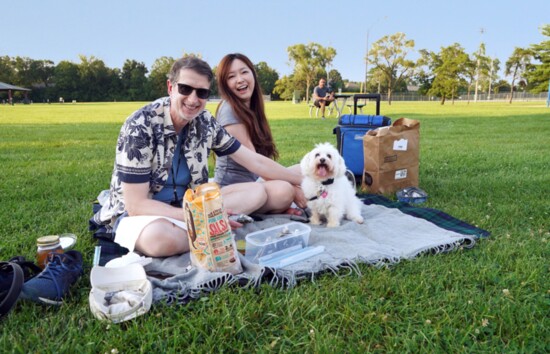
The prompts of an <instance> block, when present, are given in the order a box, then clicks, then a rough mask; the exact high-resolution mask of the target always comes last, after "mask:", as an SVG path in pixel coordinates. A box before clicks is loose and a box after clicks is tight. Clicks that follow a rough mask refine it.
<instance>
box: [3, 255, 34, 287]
mask: <svg viewBox="0 0 550 354" xmlns="http://www.w3.org/2000/svg"><path fill="white" fill-rule="evenodd" d="M8 262H10V263H15V264H17V265H18V266H19V267H21V269H22V270H23V274H24V276H25V282H27V281H28V280H30V279H32V278H34V277H35V276H37V275H38V274H40V272H42V270H43V269H42V268H40V267H39V266H37V265H36V264H35V263H33V262H31V261H28V260H27V259H26V258H25V257H23V256H15V257H13V258H12V259H10V260H9V261H8Z"/></svg>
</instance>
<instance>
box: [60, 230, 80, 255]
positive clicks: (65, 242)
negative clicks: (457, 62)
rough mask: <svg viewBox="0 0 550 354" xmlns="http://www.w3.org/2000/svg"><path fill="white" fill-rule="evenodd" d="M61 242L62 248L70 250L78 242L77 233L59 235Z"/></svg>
mask: <svg viewBox="0 0 550 354" xmlns="http://www.w3.org/2000/svg"><path fill="white" fill-rule="evenodd" d="M59 243H61V248H63V250H64V251H67V250H70V249H72V248H73V246H74V245H75V243H76V236H75V234H61V235H59Z"/></svg>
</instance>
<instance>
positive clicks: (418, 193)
mask: <svg viewBox="0 0 550 354" xmlns="http://www.w3.org/2000/svg"><path fill="white" fill-rule="evenodd" d="M395 195H396V196H397V199H398V200H399V201H400V202H404V203H411V204H421V203H424V202H425V201H426V200H427V199H428V194H427V193H426V192H424V191H423V190H422V189H420V188H418V187H408V188H404V189H401V190H399V191H397V193H395Z"/></svg>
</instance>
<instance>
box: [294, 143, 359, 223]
mask: <svg viewBox="0 0 550 354" xmlns="http://www.w3.org/2000/svg"><path fill="white" fill-rule="evenodd" d="M300 168H301V170H302V175H303V176H304V179H303V181H302V189H303V191H304V194H305V196H306V198H307V199H308V203H307V205H308V207H309V208H310V209H311V218H310V222H311V223H312V224H314V225H319V224H321V218H322V217H324V218H325V219H326V220H327V227H336V226H339V225H340V220H342V218H343V217H344V216H345V217H346V219H348V220H353V221H355V222H357V223H359V224H362V223H363V217H362V216H361V205H362V204H361V201H360V200H359V199H358V198H357V197H356V196H355V190H354V189H353V187H352V186H351V183H350V182H349V180H348V179H347V178H346V176H345V172H346V165H345V163H344V159H343V158H342V156H340V154H339V153H338V150H336V148H335V147H334V146H333V145H331V144H330V143H322V144H317V145H316V146H315V149H313V150H312V151H310V152H308V153H307V154H306V155H305V156H304V157H303V158H302V161H301V162H300Z"/></svg>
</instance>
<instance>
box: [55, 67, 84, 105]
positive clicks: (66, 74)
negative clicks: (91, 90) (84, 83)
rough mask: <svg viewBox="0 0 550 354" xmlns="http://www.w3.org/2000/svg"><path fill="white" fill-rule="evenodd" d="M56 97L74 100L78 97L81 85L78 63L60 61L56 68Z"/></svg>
mask: <svg viewBox="0 0 550 354" xmlns="http://www.w3.org/2000/svg"><path fill="white" fill-rule="evenodd" d="M54 83H55V87H54V93H55V97H63V99H64V100H73V99H76V98H77V97H78V94H79V93H78V90H79V87H80V86H81V84H80V75H79V73H78V65H77V64H75V63H72V62H70V61H66V60H63V61H60V62H59V63H58V64H57V65H56V66H55V68H54Z"/></svg>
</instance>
